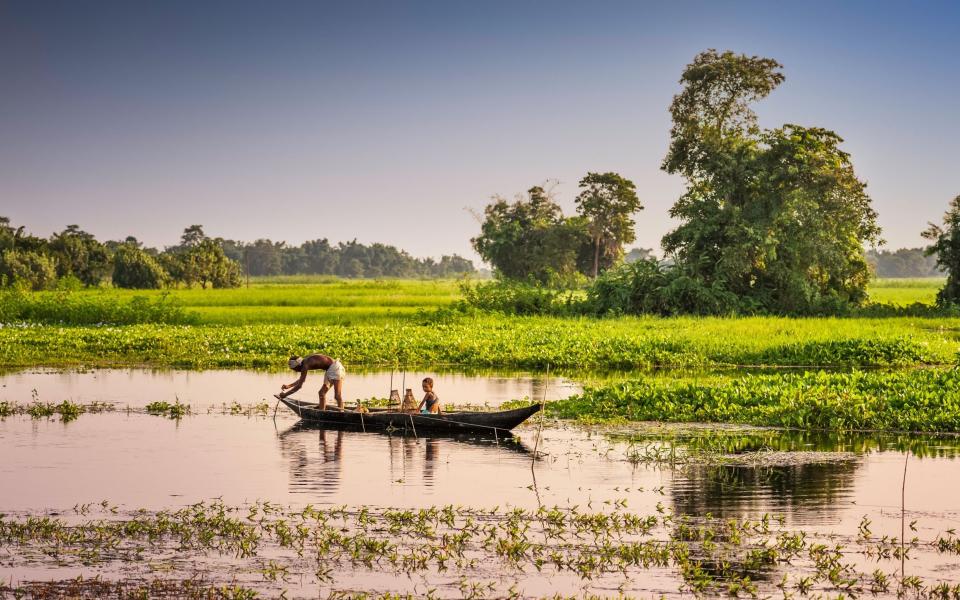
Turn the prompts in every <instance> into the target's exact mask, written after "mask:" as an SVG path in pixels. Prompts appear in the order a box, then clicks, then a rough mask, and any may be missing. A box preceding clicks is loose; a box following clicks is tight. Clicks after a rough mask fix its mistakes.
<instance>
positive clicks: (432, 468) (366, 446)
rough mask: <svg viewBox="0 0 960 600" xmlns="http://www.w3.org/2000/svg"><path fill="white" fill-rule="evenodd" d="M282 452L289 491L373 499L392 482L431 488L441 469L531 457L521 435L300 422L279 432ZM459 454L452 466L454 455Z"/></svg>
mask: <svg viewBox="0 0 960 600" xmlns="http://www.w3.org/2000/svg"><path fill="white" fill-rule="evenodd" d="M277 439H278V442H279V446H280V453H281V455H282V456H283V457H284V458H285V459H286V461H287V463H288V465H289V469H290V491H291V492H292V493H307V494H312V495H319V496H320V497H327V496H334V495H338V496H340V497H342V496H343V495H344V494H345V493H356V494H357V496H358V501H359V502H371V501H373V499H374V498H375V497H376V495H377V494H380V493H392V491H391V490H390V489H389V488H390V487H391V486H397V485H401V486H405V487H422V488H427V489H429V488H432V487H433V486H434V484H435V482H436V481H437V478H438V470H440V469H441V468H443V469H447V470H449V469H450V468H455V469H457V470H460V469H463V468H469V466H470V465H474V464H477V463H485V464H489V463H491V462H497V461H498V460H501V459H504V458H506V459H521V460H526V459H525V457H529V456H530V453H531V450H530V449H529V448H528V447H527V446H526V445H525V444H524V443H523V442H521V441H520V440H519V439H517V438H515V437H512V436H507V437H504V436H503V435H500V436H499V437H497V438H494V437H486V436H482V435H477V434H446V435H444V434H436V433H433V434H431V433H427V434H423V433H421V434H420V435H419V436H414V435H409V434H408V435H402V432H393V433H389V432H383V431H380V432H373V431H371V432H363V431H360V430H358V429H354V428H331V427H330V426H319V425H316V424H310V423H308V422H305V421H300V422H298V423H296V424H294V425H292V426H291V427H289V428H288V429H286V430H284V431H282V432H279V433H278V435H277ZM453 455H456V458H455V462H454V464H453V465H451V456H453Z"/></svg>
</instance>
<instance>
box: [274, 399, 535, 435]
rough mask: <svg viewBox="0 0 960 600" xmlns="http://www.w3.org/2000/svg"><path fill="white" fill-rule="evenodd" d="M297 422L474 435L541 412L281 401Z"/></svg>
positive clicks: (509, 426)
mask: <svg viewBox="0 0 960 600" xmlns="http://www.w3.org/2000/svg"><path fill="white" fill-rule="evenodd" d="M281 402H283V403H284V404H285V405H286V406H287V408H289V409H290V410H292V411H293V412H294V413H296V415H297V416H298V417H300V419H302V420H303V421H307V422H309V423H325V424H330V425H350V426H354V427H359V428H361V429H374V430H377V429H413V430H415V431H446V432H467V431H470V432H476V433H488V434H493V433H495V432H498V431H499V432H506V431H510V430H511V429H513V428H514V427H516V426H517V425H519V424H520V423H523V422H524V421H526V420H527V419H528V418H529V417H530V416H531V415H533V414H535V413H536V412H537V411H538V410H540V405H539V404H531V405H530V406H525V407H523V408H516V409H513V410H502V411H498V412H466V411H463V412H445V413H442V414H439V415H434V414H429V415H425V414H421V413H403V412H396V411H391V410H378V411H371V412H368V413H361V412H357V411H355V410H336V409H334V410H330V409H327V410H320V408H319V407H318V405H317V404H313V403H310V402H302V401H300V400H293V399H291V398H283V399H282V400H281Z"/></svg>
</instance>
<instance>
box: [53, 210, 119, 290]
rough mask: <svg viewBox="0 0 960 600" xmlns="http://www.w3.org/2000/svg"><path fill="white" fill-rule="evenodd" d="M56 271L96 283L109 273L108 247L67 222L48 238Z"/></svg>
mask: <svg viewBox="0 0 960 600" xmlns="http://www.w3.org/2000/svg"><path fill="white" fill-rule="evenodd" d="M50 250H51V251H52V253H53V256H54V258H55V259H56V262H57V275H58V276H59V277H65V276H67V275H73V276H75V277H76V278H77V279H79V280H80V281H81V282H82V283H83V284H84V285H86V286H94V285H99V284H100V282H101V281H103V279H104V278H105V277H106V276H107V275H108V274H109V273H110V269H111V258H112V257H111V256H110V250H109V249H108V248H107V247H106V246H104V245H103V244H102V243H100V242H98V241H97V239H96V238H94V237H93V235H91V234H89V233H87V232H86V231H83V230H82V229H80V227H79V226H77V225H68V226H67V228H66V229H64V230H63V231H61V232H60V233H57V234H54V235H53V237H52V238H51V239H50Z"/></svg>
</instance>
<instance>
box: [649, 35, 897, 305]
mask: <svg viewBox="0 0 960 600" xmlns="http://www.w3.org/2000/svg"><path fill="white" fill-rule="evenodd" d="M781 68H782V67H781V65H780V64H779V63H777V62H776V61H774V60H772V59H769V58H761V57H756V56H753V57H749V56H745V55H740V54H734V53H732V52H729V51H728V52H724V53H718V52H716V51H714V50H709V51H707V52H703V53H701V54H700V55H698V56H697V57H696V58H695V59H694V61H693V62H692V63H691V64H690V65H688V66H687V68H686V70H685V71H684V73H683V76H682V78H681V80H680V82H681V84H682V86H683V89H682V91H681V92H680V93H679V94H678V95H677V96H675V97H674V100H673V103H672V105H671V108H670V112H671V115H672V117H673V128H672V129H671V144H670V148H669V151H668V153H667V156H666V158H665V159H664V162H663V169H664V170H666V171H667V172H668V173H673V174H679V175H681V176H683V177H684V178H685V179H686V180H687V191H686V193H685V194H684V195H683V196H681V198H680V199H679V200H678V201H677V202H676V203H675V204H674V206H673V207H672V209H671V210H670V215H671V216H672V217H674V218H676V219H679V220H680V221H681V224H680V225H679V226H678V227H677V228H676V229H675V230H673V231H671V232H670V233H668V234H667V235H666V236H665V237H664V238H663V248H664V250H665V251H666V252H667V253H668V254H669V255H671V256H672V257H673V259H674V260H675V261H676V264H677V268H676V272H675V276H677V277H681V278H683V279H684V284H683V286H682V287H683V289H684V290H685V291H684V293H685V294H687V296H688V297H691V298H703V299H706V302H707V304H710V303H712V302H713V299H715V298H719V297H724V298H728V297H730V296H729V295H730V294H732V295H733V297H736V298H739V302H740V306H739V308H746V309H751V310H752V309H760V310H766V311H773V312H786V313H811V312H822V311H831V310H843V309H844V308H845V307H846V306H849V305H851V304H857V303H860V302H861V301H863V300H864V299H865V297H866V292H865V288H866V284H867V281H868V278H869V267H868V265H867V263H866V260H865V257H864V252H863V246H864V244H865V243H872V244H876V243H877V242H879V241H880V239H879V235H880V229H879V227H878V225H877V223H876V212H875V211H874V210H873V209H872V208H871V206H870V198H869V196H868V195H867V194H866V189H865V188H866V185H865V184H864V183H863V182H861V181H860V180H859V179H858V178H857V177H856V174H855V173H854V169H853V165H852V163H851V161H850V157H849V155H848V154H846V153H845V152H843V151H842V150H841V149H840V147H839V146H840V143H841V142H842V141H843V140H842V139H841V138H840V137H839V136H838V135H837V134H836V133H834V132H832V131H829V130H826V129H821V128H816V127H809V128H808V127H801V126H799V125H789V124H788V125H784V126H783V127H780V128H777V129H772V130H762V129H760V128H759V126H758V125H757V119H756V115H755V114H754V112H753V110H752V109H751V108H750V104H751V103H752V102H754V101H756V100H760V99H762V98H764V97H766V96H767V95H769V94H770V92H772V91H773V90H774V89H775V88H776V87H777V86H778V85H779V84H780V83H781V82H782V81H783V79H784V76H783V74H782V73H781V72H780V69H781ZM695 288H699V290H700V291H697V289H695ZM717 306H727V303H725V302H722V303H719V304H718V305H717ZM692 308H693V309H694V310H697V309H696V307H692Z"/></svg>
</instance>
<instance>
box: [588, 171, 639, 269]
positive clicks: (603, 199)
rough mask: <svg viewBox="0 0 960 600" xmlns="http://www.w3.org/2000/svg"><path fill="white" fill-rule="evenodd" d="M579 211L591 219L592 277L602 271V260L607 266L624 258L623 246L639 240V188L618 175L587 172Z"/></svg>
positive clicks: (589, 223)
mask: <svg viewBox="0 0 960 600" xmlns="http://www.w3.org/2000/svg"><path fill="white" fill-rule="evenodd" d="M580 189H581V190H582V191H581V192H580V194H579V195H578V196H577V211H578V212H579V213H580V215H581V216H582V217H584V218H586V219H587V231H588V232H589V233H590V237H591V239H592V241H593V260H592V263H591V264H592V267H591V271H590V273H591V276H592V277H594V278H595V277H596V276H597V275H598V274H599V272H600V264H601V263H600V257H601V254H602V256H603V258H604V262H605V264H606V265H612V264H616V263H617V262H618V261H619V260H620V259H621V258H622V257H623V245H624V244H629V243H630V242H632V241H633V240H634V239H636V233H635V232H634V227H635V223H634V221H633V215H634V214H635V213H637V212H638V211H640V210H643V205H642V204H641V203H640V199H639V198H637V192H636V186H635V185H634V184H633V182H632V181H630V180H629V179H624V178H623V177H621V176H620V175H618V174H617V173H587V175H586V176H585V177H584V178H583V179H581V180H580Z"/></svg>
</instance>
